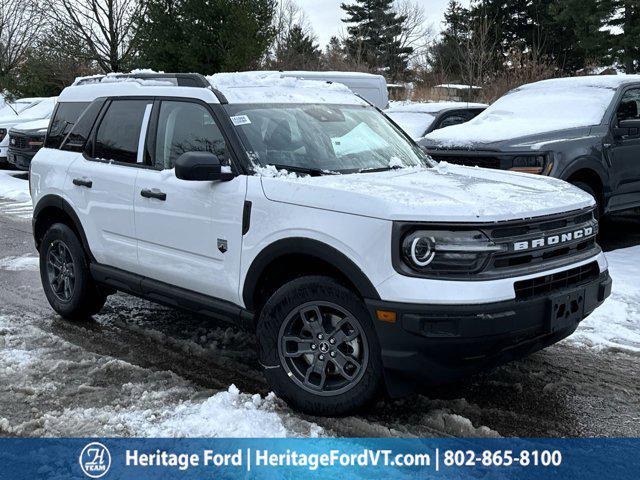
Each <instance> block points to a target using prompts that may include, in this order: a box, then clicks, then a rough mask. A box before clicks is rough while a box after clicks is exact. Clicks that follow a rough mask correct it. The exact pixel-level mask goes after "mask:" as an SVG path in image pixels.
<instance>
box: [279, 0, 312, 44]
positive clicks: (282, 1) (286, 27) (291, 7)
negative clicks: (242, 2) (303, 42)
mask: <svg viewBox="0 0 640 480" xmlns="http://www.w3.org/2000/svg"><path fill="white" fill-rule="evenodd" d="M294 27H300V28H301V29H302V32H303V33H304V34H305V35H307V36H309V37H311V38H312V39H313V40H315V35H314V33H313V28H312V27H311V22H309V19H308V18H307V15H306V13H305V12H304V10H302V9H301V8H300V6H299V5H298V4H297V3H296V2H295V1H294V0H278V5H277V7H276V12H275V15H274V16H273V29H274V31H275V32H276V36H275V37H274V39H273V43H272V45H271V48H270V53H269V55H270V56H273V55H274V54H275V52H277V51H279V50H282V49H283V48H284V46H285V44H286V42H287V40H288V38H289V36H290V35H291V31H292V30H293V28H294Z"/></svg>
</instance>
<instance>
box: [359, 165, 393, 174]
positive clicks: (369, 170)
mask: <svg viewBox="0 0 640 480" xmlns="http://www.w3.org/2000/svg"><path fill="white" fill-rule="evenodd" d="M401 168H402V167H401V166H399V165H397V166H394V167H374V168H361V169H360V170H358V173H375V172H388V171H389V170H400V169H401Z"/></svg>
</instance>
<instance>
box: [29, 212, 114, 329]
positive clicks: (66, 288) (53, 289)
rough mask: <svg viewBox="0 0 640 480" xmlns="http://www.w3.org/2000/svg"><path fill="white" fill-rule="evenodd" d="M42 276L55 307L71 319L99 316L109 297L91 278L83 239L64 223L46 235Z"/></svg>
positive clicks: (43, 243)
mask: <svg viewBox="0 0 640 480" xmlns="http://www.w3.org/2000/svg"><path fill="white" fill-rule="evenodd" d="M40 279H41V280H42V286H43V288H44V293H45V295H46V297H47V300H48V301H49V304H50V305H51V307H52V308H53V309H54V310H55V311H56V312H57V313H58V314H60V315H61V316H62V317H63V318H65V319H68V320H74V321H79V320H85V319H87V318H89V317H91V316H92V315H95V314H96V313H98V312H99V311H100V310H101V309H102V307H103V306H104V304H105V302H106V300H107V296H106V295H105V294H104V293H102V292H101V291H100V289H99V288H98V286H97V285H96V284H95V282H94V281H93V278H91V273H90V272H89V265H88V263H87V259H86V255H85V252H84V249H83V248H82V244H81V243H80V240H79V239H78V237H77V236H76V234H75V233H74V232H73V230H71V229H70V228H69V227H68V226H67V225H65V224H63V223H56V224H54V225H52V226H51V227H50V228H49V230H47V232H46V233H45V234H44V237H43V239H42V245H41V247H40Z"/></svg>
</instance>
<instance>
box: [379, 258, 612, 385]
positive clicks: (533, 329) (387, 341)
mask: <svg viewBox="0 0 640 480" xmlns="http://www.w3.org/2000/svg"><path fill="white" fill-rule="evenodd" d="M611 285H612V281H611V277H610V276H609V272H608V271H606V270H605V271H604V272H601V273H600V274H599V276H598V277H597V278H595V279H592V280H589V281H588V282H586V283H581V284H578V285H574V286H572V287H569V288H565V289H557V290H554V291H552V292H549V293H548V294H545V295H539V296H536V297H534V298H531V299H527V300H508V301H501V302H494V303H485V304H475V305H460V304H455V305H426V304H425V305H418V304H412V303H394V302H387V301H375V300H367V301H366V303H367V307H368V308H369V310H370V312H371V315H372V318H373V321H374V324H375V328H376V331H377V334H378V339H379V341H380V345H381V349H382V360H383V365H384V369H385V380H386V382H387V388H388V391H389V393H390V394H391V395H392V396H400V395H405V394H407V393H409V392H410V391H412V390H413V389H415V386H416V381H415V380H416V379H421V380H423V381H424V382H426V383H429V384H439V383H445V382H449V381H453V380H456V379H458V378H461V377H464V376H467V375H470V374H473V373H477V372H479V371H481V370H483V369H486V368H491V367H493V366H496V365H499V364H502V363H505V362H509V361H511V360H515V359H518V358H522V357H524V356H527V355H529V354H531V353H533V352H535V351H537V350H540V349H542V348H545V347H547V346H549V345H552V344H554V343H556V342H558V341H560V340H562V339H563V338H565V337H567V336H569V335H571V334H572V333H573V332H574V330H575V329H576V327H577V326H578V324H579V323H580V322H581V321H582V320H583V319H584V318H585V317H587V316H588V315H589V314H590V313H591V312H593V310H595V308H596V307H598V306H599V305H600V304H602V302H604V300H605V299H606V298H607V297H608V296H609V295H610V294H611ZM379 310H383V311H387V312H395V313H396V319H395V322H389V321H381V320H378V319H377V312H378V311H379Z"/></svg>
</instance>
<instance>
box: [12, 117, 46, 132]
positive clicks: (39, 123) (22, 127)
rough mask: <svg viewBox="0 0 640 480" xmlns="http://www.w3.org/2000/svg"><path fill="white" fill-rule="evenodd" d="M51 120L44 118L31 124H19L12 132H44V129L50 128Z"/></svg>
mask: <svg viewBox="0 0 640 480" xmlns="http://www.w3.org/2000/svg"><path fill="white" fill-rule="evenodd" d="M49 120H50V119H48V118H43V119H40V120H33V121H31V122H24V123H21V124H19V125H18V126H16V127H13V128H12V130H21V131H25V130H42V129H44V128H49Z"/></svg>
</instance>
